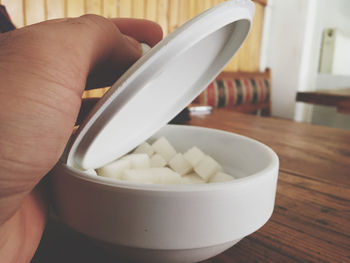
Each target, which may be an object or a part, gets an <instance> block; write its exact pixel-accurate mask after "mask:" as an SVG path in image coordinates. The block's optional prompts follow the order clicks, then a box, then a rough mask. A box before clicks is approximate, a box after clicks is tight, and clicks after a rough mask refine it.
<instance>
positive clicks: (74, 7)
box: [66, 0, 85, 17]
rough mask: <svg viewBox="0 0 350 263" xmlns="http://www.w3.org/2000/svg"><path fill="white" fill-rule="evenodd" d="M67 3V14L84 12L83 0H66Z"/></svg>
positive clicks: (75, 14) (72, 14)
mask: <svg viewBox="0 0 350 263" xmlns="http://www.w3.org/2000/svg"><path fill="white" fill-rule="evenodd" d="M66 3H67V7H66V8H67V16H68V17H77V16H81V15H83V14H85V3H84V0H74V1H72V0H66Z"/></svg>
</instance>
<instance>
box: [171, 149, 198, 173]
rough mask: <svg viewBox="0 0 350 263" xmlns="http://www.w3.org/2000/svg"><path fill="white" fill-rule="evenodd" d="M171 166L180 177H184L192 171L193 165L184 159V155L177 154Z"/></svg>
mask: <svg viewBox="0 0 350 263" xmlns="http://www.w3.org/2000/svg"><path fill="white" fill-rule="evenodd" d="M169 166H170V168H172V169H173V170H174V171H175V172H177V173H179V174H180V175H184V174H187V173H189V172H190V171H192V169H193V167H192V165H191V164H190V163H189V162H188V161H187V160H186V159H185V158H184V156H183V154H182V153H178V154H176V155H175V156H174V157H173V158H172V159H171V160H170V161H169Z"/></svg>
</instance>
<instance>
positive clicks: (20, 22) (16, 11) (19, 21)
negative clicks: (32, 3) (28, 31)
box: [1, 0, 25, 27]
mask: <svg viewBox="0 0 350 263" xmlns="http://www.w3.org/2000/svg"><path fill="white" fill-rule="evenodd" d="M1 4H3V5H4V6H6V9H7V12H8V13H9V14H10V16H11V19H12V22H13V23H14V24H15V26H16V27H22V26H24V25H25V24H24V6H23V1H22V0H1Z"/></svg>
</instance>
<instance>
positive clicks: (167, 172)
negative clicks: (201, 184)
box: [152, 167, 181, 184]
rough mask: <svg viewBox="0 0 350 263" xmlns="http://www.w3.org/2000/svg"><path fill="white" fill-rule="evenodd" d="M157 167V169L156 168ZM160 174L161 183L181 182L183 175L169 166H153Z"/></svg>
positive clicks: (159, 180)
mask: <svg viewBox="0 0 350 263" xmlns="http://www.w3.org/2000/svg"><path fill="white" fill-rule="evenodd" d="M154 169H157V170H154ZM152 170H154V171H155V173H157V174H158V183H159V184H179V183H180V180H181V176H180V175H179V174H178V173H176V172H174V171H173V170H171V169H169V168H166V167H164V168H152Z"/></svg>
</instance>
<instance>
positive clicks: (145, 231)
mask: <svg viewBox="0 0 350 263" xmlns="http://www.w3.org/2000/svg"><path fill="white" fill-rule="evenodd" d="M161 135H163V136H165V137H166V138H167V139H168V140H169V141H170V142H171V143H172V144H173V145H174V146H175V147H176V148H177V150H178V151H185V150H187V149H188V148H190V147H191V146H194V145H195V146H197V147H199V148H200V149H202V150H203V151H204V152H206V153H207V154H209V155H211V156H213V157H214V158H215V159H216V160H217V161H218V162H219V163H220V164H222V166H223V167H224V170H225V171H226V172H227V173H230V174H232V175H234V176H235V177H237V178H238V179H237V180H233V181H231V182H225V183H212V184H205V185H143V184H135V183H128V182H122V181H117V180H113V179H110V178H104V177H97V176H92V175H87V174H84V173H82V172H80V171H78V170H75V169H74V168H70V167H68V166H67V165H65V164H64V163H59V164H58V165H57V166H56V167H55V169H54V170H53V176H52V180H53V182H52V186H53V194H54V207H55V211H56V213H57V215H58V217H59V218H60V219H61V220H62V221H63V222H65V223H66V224H68V225H69V226H70V227H72V228H73V229H75V230H77V231H79V232H81V233H83V234H86V235H87V236H89V237H92V238H93V239H96V240H100V241H102V242H101V243H103V244H108V246H109V247H112V249H113V248H114V249H115V250H116V251H118V253H121V254H124V256H126V257H128V259H131V260H136V261H137V260H138V261H139V262H168V263H171V262H197V261H201V260H204V259H207V258H210V257H212V256H215V255H217V254H219V253H220V252H222V251H224V250H226V249H228V248H229V247H231V246H233V245H234V244H235V243H237V242H238V241H239V240H241V239H242V238H243V237H245V236H247V235H249V234H251V233H253V232H254V231H256V230H257V229H259V228H260V227H261V226H262V225H264V224H265V223H266V221H267V220H268V219H269V218H270V216H271V214H272V212H273V207H274V201H275V193H276V184H277V176H278V166H279V161H278V157H277V155H276V154H275V153H274V152H273V151H272V150H271V149H270V148H268V147H267V146H265V145H263V144H262V143H259V142H257V141H255V140H252V139H249V138H247V137H244V136H240V135H237V134H233V133H229V132H224V131H219V130H214V129H207V128H200V127H192V126H182V125H167V126H166V127H164V128H163V129H162V130H161V131H159V132H158V133H157V134H155V135H154V136H153V138H158V137H160V136H161ZM114 147H118V146H117V145H116V146H114Z"/></svg>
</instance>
